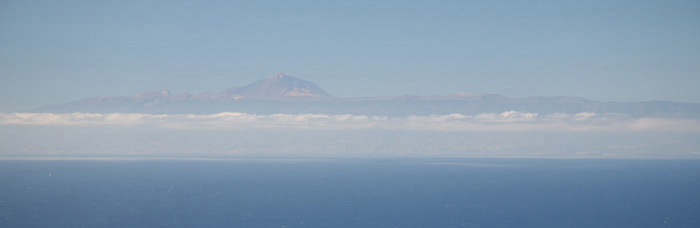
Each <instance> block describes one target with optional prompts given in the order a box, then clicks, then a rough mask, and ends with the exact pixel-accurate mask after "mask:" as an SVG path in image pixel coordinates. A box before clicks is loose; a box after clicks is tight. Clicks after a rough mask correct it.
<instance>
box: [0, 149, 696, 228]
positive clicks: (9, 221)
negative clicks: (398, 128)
mask: <svg viewBox="0 0 700 228" xmlns="http://www.w3.org/2000/svg"><path fill="white" fill-rule="evenodd" d="M0 227H635V228H636V227H700V161H695V160H690V161H689V160H597V159H580V160H566V159H476V158H459V159H455V158H440V159H435V158H431V159H331V160H310V161H301V160H284V159H283V160H244V161H177V160H148V161H0Z"/></svg>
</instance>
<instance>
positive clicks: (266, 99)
mask: <svg viewBox="0 0 700 228" xmlns="http://www.w3.org/2000/svg"><path fill="white" fill-rule="evenodd" d="M511 110H515V111H520V112H533V113H538V114H551V113H570V114H573V113H580V112H594V113H618V114H625V115H629V116H636V117H692V118H700V104H694V103H676V102H666V101H646V102H599V101H592V100H587V99H583V98H579V97H566V96H559V97H526V98H512V97H506V96H502V95H498V94H469V93H458V94H452V95H442V96H417V95H404V96H398V97H361V98H335V97H332V96H331V95H330V94H329V93H327V92H326V91H324V90H323V89H321V88H320V87H319V86H317V85H316V84H314V83H312V82H309V81H306V80H303V79H299V78H295V77H291V76H288V75H285V74H281V73H280V74H276V75H274V76H272V77H268V78H265V79H262V80H260V81H257V82H254V83H252V84H249V85H246V86H243V87H232V88H230V89H227V90H225V91H223V92H221V93H211V92H203V93H199V94H196V95H190V94H171V93H170V92H168V91H167V90H161V91H147V92H143V93H140V94H137V95H134V96H108V97H95V98H86V99H81V100H77V101H72V102H68V103H65V104H59V105H46V106H42V107H39V108H35V109H32V110H27V111H28V112H50V113H70V112H85V113H152V114H213V113H220V112H244V113H253V114H275V113H289V114H303V113H321V114H355V115H378V116H410V115H445V114H454V113H459V114H464V115H474V114H480V113H501V112H506V111H511Z"/></svg>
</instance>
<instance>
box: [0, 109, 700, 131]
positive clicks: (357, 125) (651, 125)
mask: <svg viewBox="0 0 700 228" xmlns="http://www.w3.org/2000/svg"><path fill="white" fill-rule="evenodd" d="M0 125H58V126H104V125H119V126H122V125H123V126H142V125H145V126H157V127H163V128H179V129H188V128H192V129H199V128H224V129H248V128H256V129H388V130H392V129H394V130H438V131H532V130H564V131H693V132H699V131H700V121H698V120H695V119H676V118H633V117H629V116H627V115H623V114H609V113H608V114H599V113H590V112H582V113H577V114H565V113H556V114H548V115H539V114H537V113H528V112H518V111H508V112H502V113H482V114H478V115H462V114H450V115H431V116H407V117H386V116H365V115H325V114H272V115H256V114H247V113H236V112H224V113H218V114H211V115H194V114H178V115H156V114H142V113H108V114H100V113H67V114H54V113H0Z"/></svg>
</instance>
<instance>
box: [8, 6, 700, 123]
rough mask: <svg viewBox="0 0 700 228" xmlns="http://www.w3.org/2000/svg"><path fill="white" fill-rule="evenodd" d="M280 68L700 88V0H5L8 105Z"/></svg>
mask: <svg viewBox="0 0 700 228" xmlns="http://www.w3.org/2000/svg"><path fill="white" fill-rule="evenodd" d="M278 72H284V73H286V74H289V75H292V76H295V77H299V78H303V79H306V80H309V81H312V82H314V83H316V84H317V85H319V86H320V87H321V88H323V89H325V90H326V91H327V92H329V93H331V94H332V95H334V96H337V97H361V96H398V95H404V94H415V95H443V94H452V93H460V92H464V93H496V94H502V95H505V96H512V97H528V96H578V97H584V98H587V99H592V100H599V101H647V100H665V101H676V102H694V103H700V90H699V89H697V88H700V2H698V1H694V0H668V1H639V0H635V1H632V0H606V1H568V0H552V1H499V0H495V1H410V0H407V1H362V0H358V1H265V0H259V1H72V0H67V1H33V0H22V1H16V0H3V1H0V81H2V83H0V97H2V99H0V112H16V111H21V110H26V109H29V108H34V107H37V106H41V105H45V104H57V103H64V102H67V101H71V100H77V99H81V98H86V97H94V96H108V95H112V96H114V95H133V94H137V93H140V92H142V91H146V90H162V89H167V90H170V91H171V92H173V93H183V92H187V93H198V92H204V91H210V92H219V91H223V90H225V89H226V88H228V87H231V86H243V85H246V84H249V83H252V82H254V81H256V80H259V79H262V78H264V77H268V76H271V75H273V74H275V73H278Z"/></svg>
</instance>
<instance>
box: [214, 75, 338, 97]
mask: <svg viewBox="0 0 700 228" xmlns="http://www.w3.org/2000/svg"><path fill="white" fill-rule="evenodd" d="M225 93H226V94H227V95H238V96H242V97H245V98H284V97H332V96H331V95H330V94H328V93H327V92H326V91H324V90H323V89H321V88H320V87H318V86H317V85H316V84H314V83H313V82H310V81H306V80H303V79H299V78H295V77H292V76H289V75H285V74H282V73H278V74H276V75H274V76H272V77H268V78H265V79H263V80H260V81H257V82H254V83H253V84H250V85H247V86H244V87H241V88H236V89H230V90H227V91H225Z"/></svg>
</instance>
